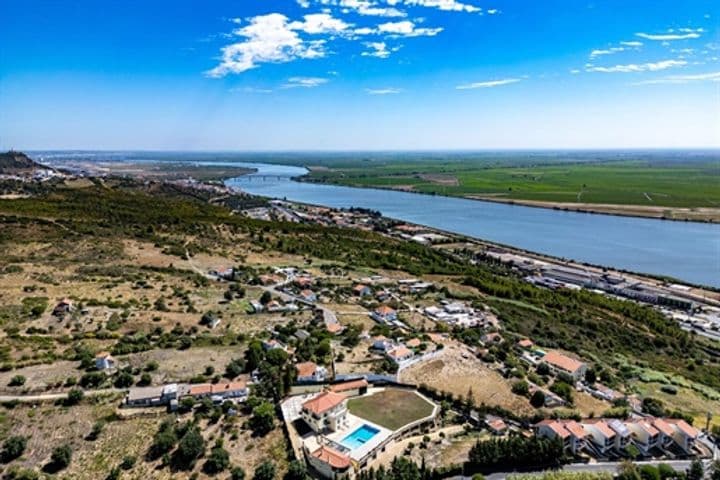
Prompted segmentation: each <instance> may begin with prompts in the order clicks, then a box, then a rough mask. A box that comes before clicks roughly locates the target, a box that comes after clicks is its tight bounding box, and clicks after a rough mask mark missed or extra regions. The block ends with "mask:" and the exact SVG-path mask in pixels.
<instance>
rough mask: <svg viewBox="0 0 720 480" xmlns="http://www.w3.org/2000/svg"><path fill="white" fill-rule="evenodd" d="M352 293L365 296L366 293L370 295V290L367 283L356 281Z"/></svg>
mask: <svg viewBox="0 0 720 480" xmlns="http://www.w3.org/2000/svg"><path fill="white" fill-rule="evenodd" d="M353 294H354V295H357V296H358V297H367V296H368V295H372V290H371V289H370V287H368V286H367V285H364V284H362V283H358V284H357V285H355V286H354V287H353Z"/></svg>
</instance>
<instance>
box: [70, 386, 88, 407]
mask: <svg viewBox="0 0 720 480" xmlns="http://www.w3.org/2000/svg"><path fill="white" fill-rule="evenodd" d="M83 397H85V393H84V392H83V391H82V390H80V389H79V388H73V389H72V390H70V391H69V392H68V394H67V398H66V399H65V405H68V406H70V405H77V404H78V403H80V402H81V401H82V399H83Z"/></svg>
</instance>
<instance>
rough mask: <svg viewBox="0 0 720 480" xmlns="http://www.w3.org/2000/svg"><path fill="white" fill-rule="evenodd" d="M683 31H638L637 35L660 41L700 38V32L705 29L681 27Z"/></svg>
mask: <svg viewBox="0 0 720 480" xmlns="http://www.w3.org/2000/svg"><path fill="white" fill-rule="evenodd" d="M680 31H681V32H682V33H673V31H672V30H669V31H668V33H657V34H653V33H642V32H640V33H636V34H635V36H636V37H640V38H644V39H645V40H654V41H658V42H669V41H672V40H688V39H691V38H700V34H701V33H702V32H703V31H704V30H703V29H702V28H698V29H696V30H691V29H681V30H680Z"/></svg>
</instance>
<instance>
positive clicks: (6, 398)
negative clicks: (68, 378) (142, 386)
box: [0, 388, 127, 403]
mask: <svg viewBox="0 0 720 480" xmlns="http://www.w3.org/2000/svg"><path fill="white" fill-rule="evenodd" d="M124 392H127V389H124V388H102V389H100V390H83V394H84V395H85V396H86V397H97V396H100V395H110V394H114V393H124ZM63 398H67V392H62V393H39V394H30V395H0V403H4V402H22V403H37V402H49V401H55V400H60V399H63Z"/></svg>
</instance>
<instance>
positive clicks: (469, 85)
mask: <svg viewBox="0 0 720 480" xmlns="http://www.w3.org/2000/svg"><path fill="white" fill-rule="evenodd" d="M519 81H520V79H519V78H504V79H502V80H488V81H485V82H475V83H466V84H464V85H458V86H457V87H455V88H456V89H458V90H472V89H475V88H492V87H499V86H501V85H509V84H511V83H516V82H519Z"/></svg>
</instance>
